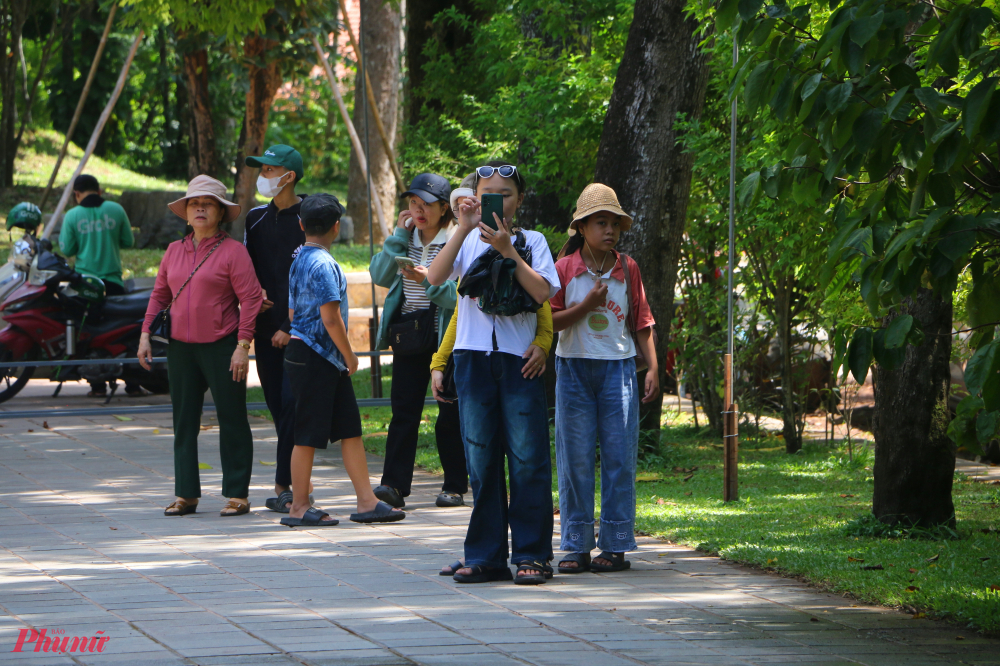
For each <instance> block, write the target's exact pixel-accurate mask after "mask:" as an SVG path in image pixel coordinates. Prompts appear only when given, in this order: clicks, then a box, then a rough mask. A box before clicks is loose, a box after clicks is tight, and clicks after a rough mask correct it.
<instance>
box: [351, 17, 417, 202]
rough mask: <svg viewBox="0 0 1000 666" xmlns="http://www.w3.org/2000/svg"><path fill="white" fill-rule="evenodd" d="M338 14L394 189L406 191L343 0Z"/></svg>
mask: <svg viewBox="0 0 1000 666" xmlns="http://www.w3.org/2000/svg"><path fill="white" fill-rule="evenodd" d="M340 13H341V14H343V16H344V27H345V28H346V29H347V37H348V39H350V40H351V48H352V49H354V56H355V57H356V58H357V59H358V71H360V72H363V73H364V76H365V90H366V91H367V93H368V107H369V108H370V109H371V110H372V117H373V118H374V119H375V126H376V127H377V128H378V134H379V136H380V137H382V147H383V148H385V154H386V155H388V156H389V166H391V167H392V175H393V176H395V177H396V187H397V188H398V190H397V191H398V192H400V193H402V192H405V191H406V185H404V184H403V174H402V173H400V171H399V165H398V164H397V163H396V151H394V150H393V149H392V141H390V140H389V135H388V133H386V131H385V125H383V124H382V114H381V113H379V110H378V104H376V103H375V92H374V90H373V89H372V80H371V77H369V76H368V68H367V67H365V63H364V59H363V57H362V55H361V49H359V48H358V42H357V40H356V39H355V38H354V29H353V28H351V19H350V18H348V16H347V4H346V3H345V2H344V0H340Z"/></svg>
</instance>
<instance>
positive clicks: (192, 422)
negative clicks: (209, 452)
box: [167, 334, 253, 498]
mask: <svg viewBox="0 0 1000 666" xmlns="http://www.w3.org/2000/svg"><path fill="white" fill-rule="evenodd" d="M235 350H236V335H235V334H234V335H229V336H226V337H224V338H222V339H221V340H218V341H216V342H206V343H189V342H180V341H178V340H171V341H170V344H169V345H168V349H167V374H168V376H169V378H170V402H171V403H172V404H173V407H174V494H176V495H177V496H178V497H189V498H190V497H201V478H200V475H199V474H198V433H199V432H201V413H202V408H203V407H204V404H205V391H206V390H207V389H212V397H213V398H214V399H215V407H216V410H217V413H218V419H219V454H220V456H221V457H222V494H223V496H224V497H246V496H247V495H249V493H250V472H251V469H252V467H253V435H252V434H251V432H250V422H249V421H248V420H247V383H246V381H245V380H244V381H242V382H234V381H233V373H232V371H231V370H230V369H229V363H230V361H231V360H232V358H233V352H234V351H235Z"/></svg>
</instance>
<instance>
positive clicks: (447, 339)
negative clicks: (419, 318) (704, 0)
mask: <svg viewBox="0 0 1000 666" xmlns="http://www.w3.org/2000/svg"><path fill="white" fill-rule="evenodd" d="M549 321H550V322H551V318H550V320H549ZM457 336H458V308H457V307H456V308H455V312H454V314H452V315H451V321H450V322H448V330H447V331H445V332H444V337H443V338H441V346H440V347H438V350H437V352H435V353H434V356H433V357H432V358H431V372H433V371H435V370H441V371H444V366H446V365H448V357H449V356H451V352H452V350H454V349H455V338H456V337H457ZM551 341H552V336H551V335H550V336H549V342H551Z"/></svg>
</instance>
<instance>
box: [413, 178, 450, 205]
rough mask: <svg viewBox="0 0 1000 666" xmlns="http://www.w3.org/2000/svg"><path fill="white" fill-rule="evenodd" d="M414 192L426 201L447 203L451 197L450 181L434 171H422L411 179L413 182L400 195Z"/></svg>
mask: <svg viewBox="0 0 1000 666" xmlns="http://www.w3.org/2000/svg"><path fill="white" fill-rule="evenodd" d="M414 194H415V195H416V196H418V197H420V198H421V199H423V200H424V201H425V202H427V203H434V202H435V201H444V202H445V203H447V202H448V200H449V198H450V197H451V183H449V182H448V179H447V178H445V177H444V176H439V175H437V174H436V173H422V174H420V175H419V176H417V177H416V178H414V179H413V182H411V183H410V189H408V190H406V191H405V192H403V193H402V194H401V195H400V196H402V197H407V196H410V195H414Z"/></svg>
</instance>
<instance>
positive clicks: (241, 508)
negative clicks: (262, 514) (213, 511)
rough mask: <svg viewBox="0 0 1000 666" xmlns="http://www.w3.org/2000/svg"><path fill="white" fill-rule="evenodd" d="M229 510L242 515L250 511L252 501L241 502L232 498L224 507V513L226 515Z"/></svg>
mask: <svg viewBox="0 0 1000 666" xmlns="http://www.w3.org/2000/svg"><path fill="white" fill-rule="evenodd" d="M227 509H233V513H240V512H245V511H249V510H250V500H240V499H235V498H230V499H229V501H228V502H226V505H225V506H224V507H222V512H223V513H224V512H225V511H226V510H227Z"/></svg>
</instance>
